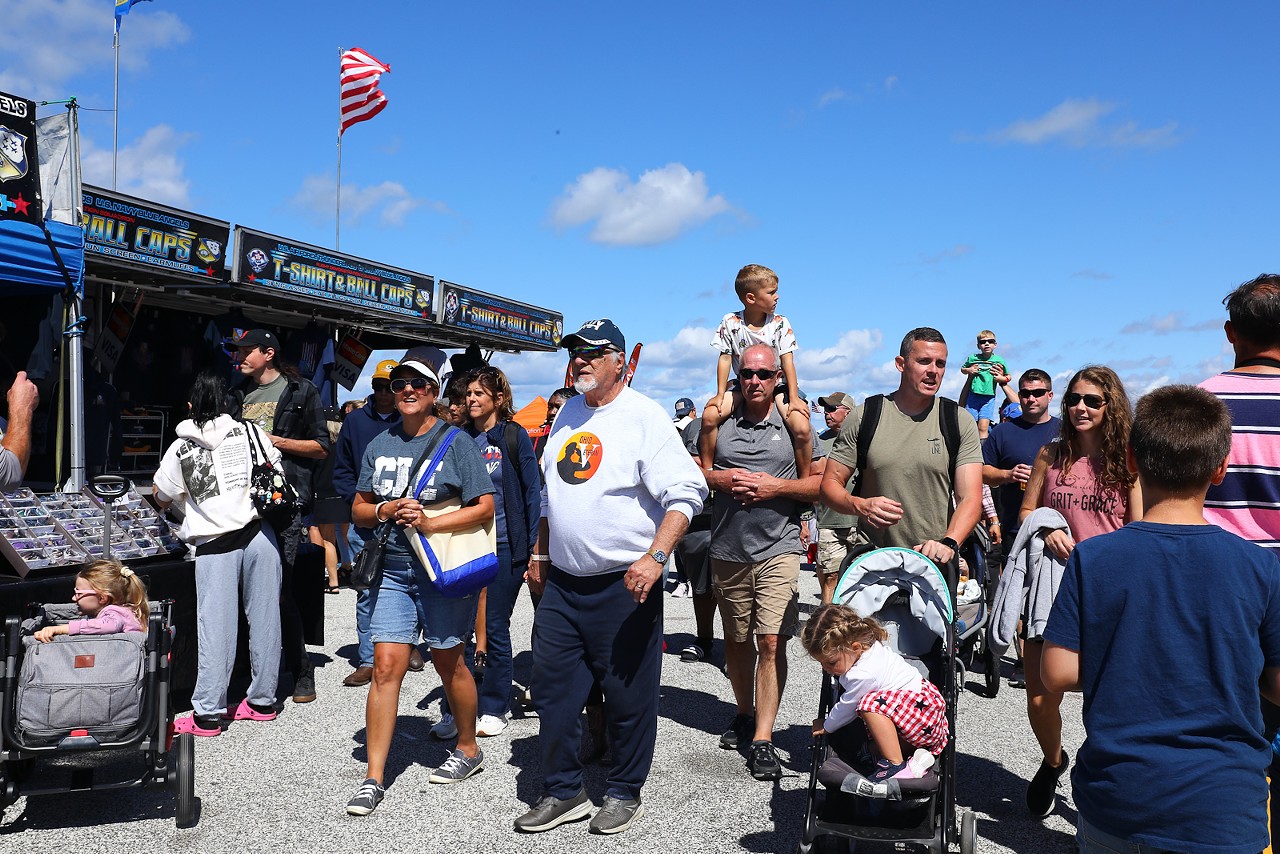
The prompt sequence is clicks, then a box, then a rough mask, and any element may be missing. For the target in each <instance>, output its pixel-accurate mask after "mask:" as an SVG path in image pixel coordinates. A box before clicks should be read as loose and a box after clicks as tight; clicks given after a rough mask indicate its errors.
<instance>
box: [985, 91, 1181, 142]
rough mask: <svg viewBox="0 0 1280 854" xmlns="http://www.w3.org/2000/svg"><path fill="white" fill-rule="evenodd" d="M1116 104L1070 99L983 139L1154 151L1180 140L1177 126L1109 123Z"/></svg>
mask: <svg viewBox="0 0 1280 854" xmlns="http://www.w3.org/2000/svg"><path fill="white" fill-rule="evenodd" d="M1116 106H1117V105H1116V104H1115V103H1113V102H1109V101H1100V100H1098V99H1097V98H1085V99H1080V98H1068V99H1066V100H1065V101H1063V102H1062V103H1061V104H1058V105H1057V106H1056V107H1054V108H1053V109H1051V110H1049V111H1048V112H1047V113H1045V114H1044V115H1042V116H1038V117H1037V118H1034V119H1019V120H1017V121H1015V122H1013V123H1012V124H1010V125H1007V126H1006V127H1003V128H1001V129H999V130H995V131H991V132H990V133H988V134H987V135H986V136H985V137H984V139H986V141H988V142H997V143H1009V142H1012V143H1020V144H1023V145H1041V144H1043V143H1049V142H1061V143H1064V144H1066V145H1069V146H1071V147H1072V148H1086V147H1088V148H1152V147H1157V146H1164V145H1172V144H1173V143H1174V142H1176V141H1177V139H1176V138H1175V132H1176V131H1177V127H1178V125H1177V123H1176V122H1169V123H1168V124H1166V125H1162V126H1161V127H1158V128H1140V127H1138V124H1137V122H1134V121H1124V122H1120V123H1115V122H1112V123H1109V124H1108V123H1106V122H1105V121H1104V119H1106V118H1107V117H1108V116H1110V115H1111V114H1112V113H1114V112H1115V110H1116Z"/></svg>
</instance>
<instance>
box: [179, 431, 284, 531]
mask: <svg viewBox="0 0 1280 854" xmlns="http://www.w3.org/2000/svg"><path fill="white" fill-rule="evenodd" d="M247 430H255V431H257V432H258V434H259V435H258V439H261V447H262V448H264V449H265V450H266V452H267V459H268V460H270V461H271V464H272V465H275V466H279V465H280V452H279V451H278V450H276V448H275V447H274V446H273V445H272V444H271V439H270V438H269V437H268V436H267V435H266V434H265V433H263V432H262V431H261V430H259V429H258V428H257V427H256V426H254V425H252V424H245V423H242V422H240V421H237V420H235V419H234V418H232V417H231V416H230V415H219V416H218V417H217V418H215V419H214V420H213V421H210V422H208V423H207V424H205V425H204V428H203V429H201V428H199V427H197V426H196V423H195V422H194V421H192V420H190V419H188V420H186V421H183V422H182V423H181V424H179V425H178V428H177V430H176V431H175V432H177V434H178V440H177V441H176V442H174V443H173V444H172V445H170V446H169V449H168V450H167V451H165V452H164V459H162V460H161V461H160V470H159V471H157V472H156V476H155V487H156V495H157V496H158V497H159V498H160V499H161V500H162V501H172V502H174V503H177V504H181V505H183V508H184V512H185V513H186V518H185V519H184V520H183V522H182V533H181V536H182V539H183V540H185V541H186V542H188V543H191V544H193V545H197V546H198V545H200V544H202V543H206V542H208V541H209V540H212V539H213V538H214V537H220V536H222V535H223V534H229V533H231V532H232V531H238V530H240V529H241V528H243V527H244V526H245V525H248V524H249V523H250V522H252V521H253V520H255V519H257V518H259V516H258V511H257V509H255V508H254V506H253V501H252V500H251V499H250V497H249V471H250V469H251V468H252V466H253V460H252V457H251V455H250V453H249V434H248V433H247V432H246V431H247Z"/></svg>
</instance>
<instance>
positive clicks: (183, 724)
mask: <svg viewBox="0 0 1280 854" xmlns="http://www.w3.org/2000/svg"><path fill="white" fill-rule="evenodd" d="M173 731H174V732H175V733H176V734H178V735H182V734H185V733H190V734H191V735H199V736H204V737H213V736H215V735H222V727H218V726H215V727H212V728H205V727H202V726H201V725H200V722H199V721H197V720H196V716H195V715H188V716H187V717H185V718H178V719H177V720H175V721H174V722H173Z"/></svg>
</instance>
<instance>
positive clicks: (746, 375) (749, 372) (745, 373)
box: [738, 368, 778, 382]
mask: <svg viewBox="0 0 1280 854" xmlns="http://www.w3.org/2000/svg"><path fill="white" fill-rule="evenodd" d="M777 375H778V372H777V371H776V370H774V371H769V370H765V369H764V368H756V369H752V368H743V369H742V370H740V371H738V379H740V380H743V381H744V382H745V381H746V380H750V379H756V380H760V382H765V381H766V380H771V379H773V378H774V377H775V376H777Z"/></svg>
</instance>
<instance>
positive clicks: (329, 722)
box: [0, 572, 1083, 854]
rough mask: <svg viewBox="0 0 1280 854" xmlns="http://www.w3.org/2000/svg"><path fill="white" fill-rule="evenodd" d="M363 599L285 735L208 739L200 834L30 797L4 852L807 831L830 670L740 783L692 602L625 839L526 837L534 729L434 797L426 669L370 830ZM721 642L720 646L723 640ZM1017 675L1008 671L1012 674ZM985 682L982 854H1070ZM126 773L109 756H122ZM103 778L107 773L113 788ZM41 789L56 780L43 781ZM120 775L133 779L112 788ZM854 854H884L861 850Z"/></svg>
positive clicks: (702, 841) (568, 829)
mask: <svg viewBox="0 0 1280 854" xmlns="http://www.w3.org/2000/svg"><path fill="white" fill-rule="evenodd" d="M817 600H818V594H817V582H816V579H815V578H814V576H813V575H812V574H811V573H807V572H806V573H804V576H803V577H802V580H801V608H802V611H804V612H806V613H807V612H809V611H811V610H812V609H813V607H814V606H815V605H816V604H817ZM354 601H355V596H354V594H353V593H352V592H351V591H349V590H344V591H342V593H341V594H340V595H337V596H329V597H325V604H326V606H327V613H326V621H325V636H326V639H327V640H328V643H327V644H326V645H325V646H324V647H323V648H312V656H313V658H314V659H315V661H316V663H317V668H316V683H317V689H318V693H319V699H318V700H317V701H316V702H314V703H309V704H306V705H295V704H293V703H292V702H289V701H286V702H285V704H284V710H283V712H282V713H281V715H280V716H279V718H277V720H275V721H273V722H270V723H253V722H239V723H236V724H235V725H234V726H232V727H231V728H230V729H229V730H227V731H226V732H225V733H223V734H222V735H221V736H218V737H216V738H202V739H197V742H198V743H197V745H196V797H197V798H198V799H199V822H198V824H196V826H195V827H192V828H188V829H182V830H179V829H176V828H175V826H174V821H173V815H174V799H173V796H172V795H171V794H169V793H168V792H166V791H162V790H155V789H152V790H121V791H114V792H81V793H73V794H62V795H49V796H44V797H38V798H37V797H33V798H30V799H27V798H22V799H19V800H18V801H17V802H16V803H14V804H12V805H10V806H9V807H8V808H7V809H6V810H5V811H4V815H3V820H2V821H0V852H7V851H14V852H17V851H31V852H43V851H54V850H58V851H66V850H101V849H106V850H113V851H156V850H160V851H180V852H186V851H190V852H202V854H203V852H222V851H237V852H238V851H244V850H253V851H259V852H269V851H319V852H328V851H376V852H396V851H413V852H422V851H427V852H431V854H453V852H485V854H502V852H520V854H536V852H561V851H567V850H573V851H575V852H596V851H609V852H646V854H653V852H730V851H751V852H791V851H795V849H796V844H797V842H798V841H799V838H800V830H801V825H802V823H803V817H804V809H805V800H806V789H807V785H808V778H809V761H810V738H809V732H810V726H811V722H812V720H813V718H814V716H815V714H816V712H817V702H818V688H819V684H820V678H821V670H820V669H819V668H818V666H817V665H816V664H815V663H814V662H813V661H812V660H810V659H809V658H808V657H807V656H806V655H805V654H804V652H803V650H802V649H801V648H800V645H799V644H798V643H797V642H794V641H793V642H791V643H789V644H788V645H787V647H788V656H787V657H788V663H789V664H788V666H789V670H790V673H789V677H788V684H787V688H786V692H785V695H784V697H783V702H782V708H781V711H780V714H779V719H778V727H777V734H776V738H775V744H776V745H777V747H778V750H779V754H780V755H781V757H782V762H783V765H784V775H783V778H782V779H781V780H780V781H778V782H776V783H768V782H758V781H756V780H754V779H752V777H751V776H750V775H749V774H748V773H747V770H746V764H745V759H744V756H743V755H741V754H739V753H737V752H734V751H728V750H722V749H720V747H719V745H718V739H719V734H720V733H721V732H722V731H723V730H724V729H725V727H726V726H727V724H728V723H729V721H730V720H731V719H732V717H733V713H734V706H733V702H732V693H731V692H730V689H729V682H728V680H727V679H726V678H725V677H724V675H723V673H722V672H721V670H720V666H721V665H722V664H723V660H724V659H723V650H722V648H721V644H720V641H719V640H718V639H717V642H716V646H715V651H714V655H713V658H712V661H711V662H710V663H699V664H687V663H682V662H681V661H680V660H679V656H678V652H679V650H680V649H681V648H682V647H684V646H685V645H686V644H687V643H688V642H689V641H690V640H691V639H692V633H693V608H692V604H691V602H690V600H688V599H676V598H672V597H670V596H668V598H667V600H666V602H665V618H666V632H667V635H666V636H667V641H668V648H669V651H668V654H667V655H666V656H665V657H664V666H663V676H662V699H661V702H660V705H659V720H658V745H657V751H656V755H655V756H654V762H653V769H652V771H651V772H650V775H649V782H648V785H647V786H646V787H645V790H644V794H643V800H644V805H645V810H646V814H645V816H644V817H643V818H641V819H640V820H639V821H638V822H637V823H636V824H635V825H634V826H633V827H632V828H631V829H630V830H629V831H627V832H625V833H623V834H620V835H618V836H611V837H602V836H592V835H590V834H588V832H587V825H586V822H579V823H575V824H569V825H564V826H562V827H560V828H557V829H555V830H552V831H550V832H548V833H543V834H536V835H525V834H518V833H516V832H515V831H514V830H513V829H512V820H513V819H515V818H516V816H518V815H520V814H521V813H523V812H524V811H525V810H526V809H527V808H528V805H530V804H532V803H533V802H534V801H536V800H537V798H538V797H539V796H540V794H541V793H542V788H541V770H540V759H539V749H538V719H537V717H536V716H535V715H533V714H532V713H530V714H529V715H528V716H527V717H523V718H516V719H514V720H513V721H512V722H511V724H510V726H509V727H508V728H507V730H506V731H505V732H503V733H502V734H501V735H498V736H495V737H492V738H488V739H482V740H481V746H482V748H483V749H484V751H485V770H484V771H483V772H482V773H480V774H479V775H477V776H476V777H474V778H472V779H470V780H467V781H465V782H463V783H460V784H456V785H433V784H431V783H428V782H427V777H428V775H429V774H430V773H431V770H432V769H433V768H434V767H435V766H436V765H438V764H439V763H440V762H441V761H442V760H443V759H444V758H445V756H446V755H447V751H448V749H449V747H448V745H446V744H445V743H442V742H439V741H436V740H434V739H433V738H431V736H430V734H429V732H428V730H429V728H430V726H431V725H432V724H433V723H435V722H436V721H437V720H438V719H439V714H440V712H439V700H440V698H441V696H442V692H441V688H440V680H439V678H438V677H437V676H436V675H435V673H434V672H432V670H431V668H430V666H428V667H427V669H426V670H425V671H423V672H422V673H417V674H414V673H410V674H408V675H407V676H406V678H405V682H404V689H403V691H402V693H401V699H400V718H399V721H398V724H397V728H396V734H395V740H394V742H393V746H392V751H391V756H390V761H389V779H388V788H387V796H386V799H385V800H384V801H383V803H382V805H381V806H380V807H379V808H378V809H377V811H375V812H374V813H373V814H372V815H370V816H367V817H363V818H356V817H352V816H348V815H347V814H346V812H345V805H346V802H347V799H348V798H349V797H350V796H351V795H352V793H353V792H354V791H355V789H356V787H357V786H358V785H359V784H360V782H361V781H362V779H363V774H364V762H363V760H364V758H365V750H364V705H365V696H366V690H365V689H363V688H345V687H343V686H342V684H341V683H342V679H343V678H344V677H345V676H346V675H347V674H348V673H349V672H350V671H351V666H350V664H349V663H348V660H347V656H349V655H351V654H353V652H354V643H353V641H354V636H355V617H354ZM532 617H533V611H532V607H531V605H530V603H529V600H528V597H523V598H522V599H521V600H520V602H519V604H518V606H517V609H516V613H515V616H514V617H513V621H512V623H513V625H512V634H513V637H514V638H515V642H516V648H517V651H518V655H517V659H516V676H517V680H519V681H521V682H523V681H525V680H527V678H528V674H529V671H530V669H531V655H530V653H529V652H528V642H529V630H530V625H531V622H532ZM719 634H720V632H719V628H718V627H717V637H719ZM1005 672H1006V675H1007V674H1008V672H1009V663H1008V662H1005ZM981 680H982V675H981V674H980V673H979V674H973V675H971V676H970V680H969V685H968V688H967V689H966V690H964V691H963V692H962V695H961V698H960V706H959V719H958V723H957V727H956V729H957V733H956V738H957V749H958V751H959V759H958V774H957V778H958V786H957V788H958V796H957V802H958V803H959V804H960V805H961V806H966V807H970V808H972V809H973V810H975V811H976V813H977V817H978V822H977V827H978V834H979V843H978V850H979V851H982V852H990V854H997V852H1037V854H1039V852H1045V854H1054V852H1069V851H1073V850H1074V832H1073V827H1074V823H1075V810H1074V808H1073V805H1072V800H1071V793H1070V783H1069V782H1067V781H1065V780H1064V781H1063V783H1062V785H1061V787H1060V789H1059V800H1058V804H1057V806H1056V809H1055V811H1054V813H1053V815H1051V816H1050V817H1049V818H1048V819H1047V820H1044V821H1039V820H1034V819H1031V818H1030V817H1028V815H1027V812H1026V808H1025V806H1024V804H1023V794H1024V791H1025V789H1026V783H1027V781H1028V780H1029V779H1030V778H1031V775H1032V774H1033V773H1034V772H1035V770H1036V767H1037V766H1038V763H1039V756H1040V753H1039V750H1038V748H1037V747H1036V744H1035V740H1034V738H1033V737H1032V735H1031V730H1030V728H1029V727H1028V725H1027V721H1026V713H1025V708H1024V704H1025V697H1026V694H1025V692H1024V691H1020V690H1016V689H1012V688H1010V687H1009V686H1008V683H1007V680H1003V684H1002V685H1001V687H1000V690H999V693H998V695H997V696H996V697H995V698H993V699H988V698H985V697H983V696H980V695H979V694H977V693H975V690H974V689H978V688H980V686H981ZM1063 721H1064V730H1065V739H1064V743H1065V746H1066V747H1067V749H1068V750H1069V751H1074V750H1075V748H1077V747H1078V746H1079V744H1080V742H1081V740H1082V738H1083V727H1082V725H1081V722H1080V697H1079V695H1069V696H1068V697H1067V699H1066V702H1065V703H1064V705H1063ZM112 758H113V759H115V757H112ZM118 771H119V769H117V768H113V767H110V766H109V765H108V767H103V768H99V769H98V773H99V774H100V775H104V776H105V775H110V774H112V773H118ZM35 773H36V775H37V776H44V775H53V774H61V773H63V772H62V770H61V769H59V768H50V767H48V766H47V765H42V766H37V768H36V771H35ZM605 775H606V770H605V769H604V768H603V767H601V766H591V767H589V768H588V771H587V774H586V788H587V792H588V794H589V795H590V796H591V797H592V799H593V800H594V801H595V802H596V803H597V804H599V803H600V801H601V799H602V798H603V794H604V782H605ZM119 776H123V775H122V774H119ZM860 850H867V851H870V850H873V849H870V848H864V849H860Z"/></svg>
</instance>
